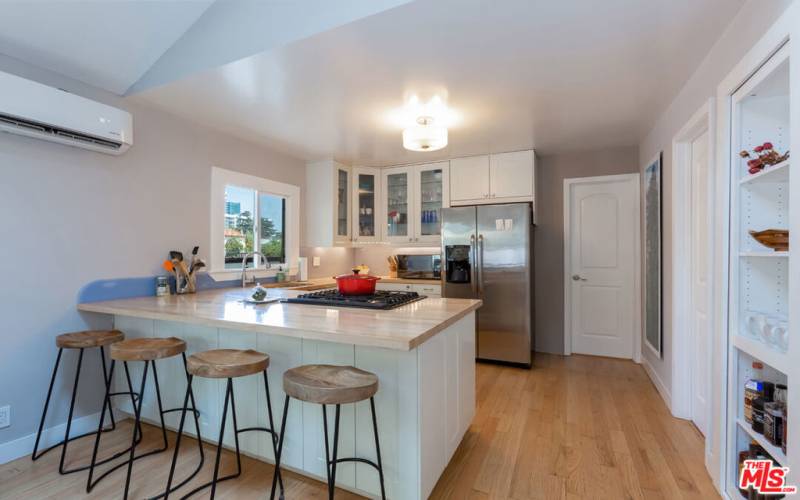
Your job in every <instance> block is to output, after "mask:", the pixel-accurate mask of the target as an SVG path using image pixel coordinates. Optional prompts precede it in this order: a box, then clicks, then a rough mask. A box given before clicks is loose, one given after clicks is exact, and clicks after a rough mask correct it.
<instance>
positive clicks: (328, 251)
mask: <svg viewBox="0 0 800 500" xmlns="http://www.w3.org/2000/svg"><path fill="white" fill-rule="evenodd" d="M353 254H354V250H353V249H352V248H338V247H337V248H323V247H300V257H308V277H309V278H312V279H313V278H330V277H331V276H336V275H339V274H343V273H346V272H348V271H349V270H350V269H352V268H353V265H354V262H353ZM314 257H319V260H320V265H319V267H314ZM387 268H388V267H387Z"/></svg>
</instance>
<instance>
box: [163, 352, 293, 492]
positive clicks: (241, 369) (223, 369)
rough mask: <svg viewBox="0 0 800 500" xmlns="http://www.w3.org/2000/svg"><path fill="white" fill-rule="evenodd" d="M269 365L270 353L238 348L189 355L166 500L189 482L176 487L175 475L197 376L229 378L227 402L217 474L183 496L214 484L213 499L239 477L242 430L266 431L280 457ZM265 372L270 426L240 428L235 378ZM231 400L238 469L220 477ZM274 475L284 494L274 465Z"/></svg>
mask: <svg viewBox="0 0 800 500" xmlns="http://www.w3.org/2000/svg"><path fill="white" fill-rule="evenodd" d="M268 366H269V355H267V354H264V353H262V352H258V351H254V350H251V349H248V350H239V349H214V350H211V351H203V352H198V353H195V354H192V355H191V356H189V361H188V364H187V370H188V373H189V381H188V386H187V388H186V396H185V397H184V402H183V406H184V411H183V412H182V413H181V423H180V426H179V427H178V437H177V439H176V440H175V453H174V454H173V455H172V466H171V467H170V470H169V479H168V480H167V488H166V490H165V491H164V494H163V496H164V499H165V500H166V499H167V497H169V495H170V493H172V492H173V491H175V490H176V489H178V488H179V487H180V486H181V485H182V484H185V483H186V480H184V481H183V482H182V483H181V484H180V485H178V486H175V487H173V486H172V478H173V476H174V475H175V465H176V463H177V461H178V452H179V450H180V444H181V435H182V434H183V424H184V420H185V417H186V403H187V402H188V398H189V396H190V394H191V389H192V380H193V379H194V377H195V376H197V377H203V378H224V379H228V383H227V386H226V388H225V403H224V404H223V408H222V422H221V423H220V428H219V441H217V455H216V460H215V462H214V477H213V479H212V480H211V481H209V482H207V483H205V484H202V485H200V486H198V487H197V488H195V489H193V490H192V491H190V492H189V493H187V494H186V495H184V496H183V497H182V498H188V497H190V496H192V495H194V494H195V493H197V492H198V491H201V490H203V489H205V488H208V487H209V486H211V498H214V495H215V494H216V491H217V483H219V482H222V481H227V480H229V479H234V478H237V477H239V476H240V475H241V473H242V456H241V454H240V452H239V434H240V433H242V432H250V431H261V432H267V433H269V434H270V437H271V438H272V451H273V453H274V454H275V456H276V457H277V456H278V433H277V432H276V431H275V422H274V421H273V419H272V401H271V399H270V397H269V379H268V377H267V367H268ZM258 373H262V374H263V376H264V390H265V392H266V395H267V415H268V417H269V428H266V427H247V428H244V429H239V424H238V422H237V421H236V400H235V399H234V397H233V379H234V378H239V377H246V376H248V375H256V374H258ZM229 401H230V406H231V414H232V416H233V439H234V442H235V443H236V472H235V473H234V474H230V475H228V476H225V477H219V464H220V459H221V457H222V440H223V438H224V437H225V420H226V418H227V414H228V402H229ZM275 478H276V479H277V480H278V481H279V482H280V485H281V496H283V478H281V477H280V470H279V469H278V468H277V466H276V468H275ZM273 488H274V481H273Z"/></svg>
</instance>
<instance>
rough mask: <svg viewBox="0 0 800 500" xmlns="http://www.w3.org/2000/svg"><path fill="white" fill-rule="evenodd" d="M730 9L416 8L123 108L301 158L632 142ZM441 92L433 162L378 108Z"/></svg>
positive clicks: (682, 3)
mask: <svg viewBox="0 0 800 500" xmlns="http://www.w3.org/2000/svg"><path fill="white" fill-rule="evenodd" d="M742 3H743V0H649V1H642V0H604V1H603V2H597V1H596V0H572V1H553V0H502V1H498V0H417V1H415V2H412V3H409V4H407V5H404V6H401V7H397V8H395V9H392V10H389V11H386V12H383V13H380V14H377V15H374V16H371V17H368V18H365V19H362V20H359V21H357V22H354V23H350V24H347V25H345V26H343V27H340V28H337V29H334V30H330V31H327V32H325V33H321V34H318V35H316V36H313V37H310V38H308V39H305V40H302V41H299V42H296V43H292V44H290V45H287V46H284V47H281V48H277V49H275V50H271V51H268V52H264V53H262V54H259V55H256V56H253V57H248V58H245V59H242V60H239V61H237V62H234V63H231V64H228V65H225V66H222V67H219V68H216V69H213V70H210V71H206V72H203V73H200V74H196V75H194V76H191V77H189V78H186V79H183V80H180V81H177V82H174V83H171V84H168V85H165V86H162V87H160V88H157V89H154V90H151V91H147V92H144V93H142V94H140V95H138V96H137V97H136V99H143V100H146V101H148V102H149V103H151V104H154V105H156V106H158V107H161V108H164V109H167V110H169V111H171V112H174V113H176V114H179V115H182V116H185V117H188V118H191V119H193V120H196V121H199V122H203V123H206V124H211V125H212V126H214V127H216V128H218V129H220V130H223V131H225V132H229V133H232V134H235V135H238V136H242V137H245V138H249V139H252V140H255V141H259V142H263V143H266V144H268V145H270V146H272V147H274V148H278V149H280V150H283V151H285V152H288V153H290V154H292V155H296V156H299V157H302V158H304V159H308V160H314V159H322V158H330V157H334V158H336V159H338V160H341V161H345V162H350V163H354V164H369V165H387V164H393V163H401V162H415V161H425V160H426V159H438V158H443V157H448V156H450V157H452V156H459V155H469V154H478V153H485V152H491V151H508V150H516V149H523V148H529V147H536V148H537V149H539V150H540V151H541V152H543V153H545V154H547V153H556V152H562V151H568V150H578V149H591V148H605V147H614V146H629V145H636V144H638V141H639V139H640V137H641V136H642V135H643V134H644V133H645V132H646V131H647V130H646V128H647V127H649V126H650V125H651V124H652V123H653V121H654V118H655V116H656V114H657V113H658V112H660V111H661V110H663V108H664V107H665V106H666V104H668V102H669V100H670V99H671V98H672V97H673V96H674V95H675V94H676V93H677V92H678V90H679V89H680V87H681V86H682V85H683V83H684V81H685V80H686V79H687V78H688V77H689V76H690V75H691V73H692V72H693V71H694V69H695V68H696V67H697V66H698V64H699V63H700V61H701V60H702V58H703V57H704V55H705V54H706V53H707V52H708V50H709V49H710V48H711V46H712V44H713V42H714V41H715V40H716V39H717V38H718V37H719V35H720V34H721V32H722V30H723V29H724V27H725V26H727V24H728V23H729V21H730V20H731V19H732V18H733V16H734V15H735V13H736V12H737V10H738V9H739V7H740V6H741V4H742ZM409 93H419V94H420V95H421V96H422V97H425V96H430V95H432V94H433V93H439V94H444V95H445V96H446V97H447V100H448V101H449V104H450V106H451V107H453V108H455V109H456V110H457V111H458V112H459V113H460V114H461V115H462V118H463V119H462V121H461V123H460V124H458V125H456V126H454V127H452V128H451V130H450V146H449V147H448V148H447V149H445V150H443V151H440V152H434V153H411V152H408V151H405V150H403V149H402V146H401V136H400V129H399V128H398V127H397V126H396V125H394V124H392V123H389V122H388V120H387V116H386V115H387V112H388V111H389V110H391V109H393V108H396V107H398V106H401V105H402V103H403V98H404V96H406V95H408V94H409Z"/></svg>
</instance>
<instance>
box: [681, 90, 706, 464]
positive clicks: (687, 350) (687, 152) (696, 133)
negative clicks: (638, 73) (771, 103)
mask: <svg viewBox="0 0 800 500" xmlns="http://www.w3.org/2000/svg"><path fill="white" fill-rule="evenodd" d="M704 132H707V133H708V168H709V172H708V174H709V183H708V190H709V192H708V207H709V214H713V213H714V207H715V205H714V194H715V190H714V179H715V178H716V174H715V165H716V160H715V157H716V144H715V142H716V141H715V135H716V134H715V132H716V124H715V123H714V99H713V98H712V99H709V100H708V101H706V102H705V103H703V105H702V106H701V107H700V109H698V110H697V112H695V114H694V115H693V116H692V117H691V118H690V119H689V121H688V122H686V124H685V125H684V126H683V127H682V128H681V129H680V131H679V132H678V133H677V134H675V137H674V138H673V139H672V188H671V190H672V396H671V399H672V401H671V405H670V406H671V408H670V409H671V411H672V414H673V415H674V416H676V417H678V418H683V419H687V420H691V418H692V392H693V387H692V386H693V384H694V383H696V382H697V381H698V380H702V381H705V383H706V384H707V386H708V387H710V381H711V360H710V359H709V363H708V373H707V374H705V376H703V377H699V378H698V376H697V374H695V375H694V376H692V353H693V351H694V349H693V348H692V335H691V332H692V322H691V310H692V294H691V293H690V292H691V287H692V268H691V265H690V264H691V260H692V259H691V256H692V246H691V243H692V234H691V231H692V213H691V212H692V211H691V207H692V142H693V141H694V140H695V139H697V138H698V137H700V135H702V134H703V133H704ZM709 239H710V240H711V241H710V242H709V244H710V246H709V248H713V245H714V234H713V231H711V232H710V234H709ZM713 256H714V254H713V252H709V255H708V257H709V261H708V263H709V269H714V260H713ZM713 279H714V277H713V276H711V281H713ZM710 294H711V296H710V297H708V300H709V306H711V311H713V310H714V309H713V286H712V287H711V291H710ZM715 317H716V314H710V315H709V323H710V325H711V329H710V331H709V332H708V343H709V344H708V351H707V352H708V353H709V354H712V353H713V352H714V351H713V348H712V339H713V338H714V329H715V324H714V323H715ZM706 394H710V391H706ZM710 406H711V405H709V410H710ZM706 422H708V424H709V426H711V425H713V423H712V421H711V414H710V411H709V414H708V415H706ZM706 445H707V446H706V453H708V452H709V451H710V449H709V448H708V446H709V445H710V440H708V439H707V440H706Z"/></svg>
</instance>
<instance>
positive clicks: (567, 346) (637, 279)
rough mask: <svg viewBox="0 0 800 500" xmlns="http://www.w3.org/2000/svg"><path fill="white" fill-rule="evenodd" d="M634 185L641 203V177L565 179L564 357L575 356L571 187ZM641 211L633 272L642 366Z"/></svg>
mask: <svg viewBox="0 0 800 500" xmlns="http://www.w3.org/2000/svg"><path fill="white" fill-rule="evenodd" d="M623 180H625V181H633V182H630V185H631V186H632V187H631V189H633V190H634V193H633V194H634V198H635V199H636V200H637V201H639V200H640V199H641V193H640V190H639V188H640V186H639V183H640V182H639V173H638V172H637V173H633V174H618V175H599V176H595V177H575V178H572V179H564V355H565V356H569V355H571V354H572V314H571V310H572V287H571V286H569V284H570V279H571V269H572V256H571V253H572V252H570V230H571V227H570V226H571V223H570V220H571V215H572V214H571V213H570V212H571V207H570V201H571V200H570V193H571V192H572V186H574V185H576V184H597V183H602V182H609V181H623ZM639 212H640V210H637V211H636V214H635V215H634V218H635V224H634V229H633V238H634V241H635V242H636V243H637V244H636V245H634V247H635V248H634V251H633V254H634V259H635V262H634V270H633V297H634V298H633V302H634V303H633V305H632V307H633V319H634V325H633V327H634V328H633V360H634V361H635V362H636V363H641V362H642V245H641V239H642V237H641V227H640V226H641V219H640V214H639Z"/></svg>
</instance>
